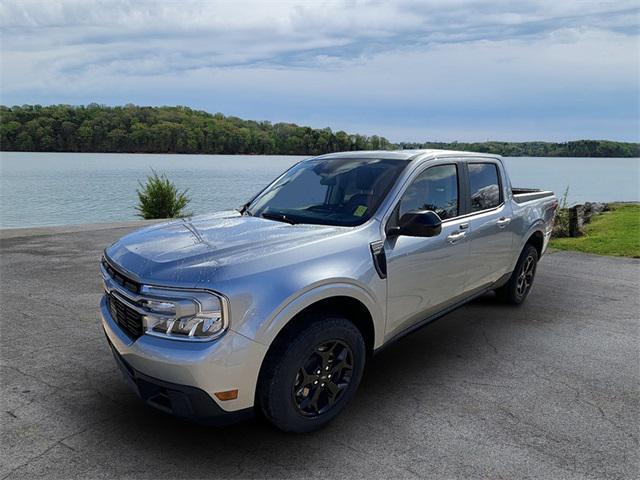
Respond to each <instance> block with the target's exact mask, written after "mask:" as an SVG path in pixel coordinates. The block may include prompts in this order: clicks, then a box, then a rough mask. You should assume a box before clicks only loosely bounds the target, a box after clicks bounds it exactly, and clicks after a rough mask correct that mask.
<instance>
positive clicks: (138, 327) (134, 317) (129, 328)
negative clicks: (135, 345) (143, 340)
mask: <svg viewBox="0 0 640 480" xmlns="http://www.w3.org/2000/svg"><path fill="white" fill-rule="evenodd" d="M107 303H108V305H109V311H110V312H111V316H112V317H113V319H114V320H115V321H116V323H117V324H118V325H120V327H122V329H123V330H124V332H125V333H126V334H127V335H128V336H129V337H131V338H132V339H133V340H136V339H138V338H139V337H140V336H142V334H143V333H144V331H143V326H142V315H140V314H139V313H138V312H136V311H135V310H134V309H133V308H131V307H129V306H128V305H126V304H125V303H123V302H121V301H120V300H119V299H118V298H117V297H116V296H115V295H113V294H107Z"/></svg>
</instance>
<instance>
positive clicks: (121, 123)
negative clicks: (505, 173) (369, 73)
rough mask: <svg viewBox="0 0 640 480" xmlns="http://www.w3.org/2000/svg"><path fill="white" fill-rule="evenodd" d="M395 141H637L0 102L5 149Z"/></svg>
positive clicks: (272, 147) (494, 145)
mask: <svg viewBox="0 0 640 480" xmlns="http://www.w3.org/2000/svg"><path fill="white" fill-rule="evenodd" d="M393 148H444V149H450V150H471V151H476V152H487V153H496V154H500V155H505V156H532V157H640V144H638V143H624V142H613V141H608V140H577V141H573V142H566V143H550V142H517V143H513V142H482V143H458V142H453V143H441V142H425V143H404V142H402V143H399V144H393V143H391V142H389V141H388V140H387V139H386V138H384V137H379V136H377V135H372V136H366V135H358V134H350V133H346V132H343V131H338V132H334V131H332V130H331V129H330V128H322V129H318V128H311V127H303V126H298V125H295V124H293V123H271V122H266V121H261V122H258V121H254V120H243V119H241V118H237V117H228V116H225V115H223V114H221V113H216V114H210V113H207V112H203V111H200V110H193V109H191V108H187V107H179V106H178V107H140V106H136V105H125V106H123V107H107V106H104V105H98V104H89V105H87V106H70V105H50V106H41V105H23V106H19V107H5V106H0V150H3V151H35V152H113V153H205V154H215V153H218V154H279V155H318V154H322V153H328V152H336V151H347V150H378V149H383V150H386V149H393Z"/></svg>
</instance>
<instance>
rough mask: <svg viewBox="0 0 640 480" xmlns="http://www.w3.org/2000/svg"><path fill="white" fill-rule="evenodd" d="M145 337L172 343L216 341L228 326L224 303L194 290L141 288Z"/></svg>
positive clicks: (206, 293)
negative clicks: (150, 336) (170, 339)
mask: <svg viewBox="0 0 640 480" xmlns="http://www.w3.org/2000/svg"><path fill="white" fill-rule="evenodd" d="M140 293H141V294H142V295H143V296H144V298H143V300H142V301H141V302H140V304H141V306H142V307H143V308H144V309H145V315H144V316H143V322H144V328H145V333H146V334H148V335H154V336H157V337H163V338H172V339H175V340H191V341H207V340H213V339H214V338H218V337H219V336H220V335H222V334H223V333H224V331H225V330H226V328H227V326H228V323H229V319H228V316H229V313H228V308H227V303H226V299H224V298H222V297H220V296H218V295H216V294H214V293H211V292H208V291H196V290H171V289H165V288H159V287H151V286H147V285H143V286H142V287H141V289H140Z"/></svg>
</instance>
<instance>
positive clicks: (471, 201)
mask: <svg viewBox="0 0 640 480" xmlns="http://www.w3.org/2000/svg"><path fill="white" fill-rule="evenodd" d="M465 167H466V168H465V170H466V179H467V189H468V192H469V197H468V199H467V201H468V204H467V211H468V216H467V222H468V223H469V233H468V237H469V243H470V249H469V257H468V261H469V263H468V267H469V268H468V274H467V287H466V290H467V291H469V292H471V291H474V290H476V289H479V288H482V287H485V286H487V285H489V284H491V283H493V282H495V281H496V280H498V279H499V278H500V277H501V276H503V275H504V274H506V273H508V271H509V269H510V267H511V265H510V263H511V260H512V248H513V246H512V242H513V235H512V231H511V230H512V227H513V225H512V215H513V212H512V209H511V204H510V203H507V202H506V201H505V198H506V191H505V181H504V180H503V179H504V176H503V175H504V173H503V171H502V165H501V164H500V163H499V162H498V161H497V160H492V159H481V160H477V161H476V160H470V161H468V162H466V165H465Z"/></svg>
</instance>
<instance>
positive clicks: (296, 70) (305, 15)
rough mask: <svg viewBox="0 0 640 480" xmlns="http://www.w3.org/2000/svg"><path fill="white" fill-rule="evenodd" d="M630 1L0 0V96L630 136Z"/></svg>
mask: <svg viewBox="0 0 640 480" xmlns="http://www.w3.org/2000/svg"><path fill="white" fill-rule="evenodd" d="M636 5H637V4H636V3H635V2H633V1H625V0H619V1H616V2H603V1H592V0H586V1H562V2H558V1H547V0H534V1H521V2H507V1H502V0H493V1H489V0H479V1H471V2H469V1H459V0H451V1H446V2H441V1H410V0H406V1H398V2H388V1H299V2H284V1H273V2H265V1H256V2H239V1H228V2H226V1H225V2H222V1H219V2H203V1H182V2H178V1H172V2H149V1H138V2H133V1H110V2H105V1H98V2H87V1H29V0H26V1H6V0H5V1H4V2H3V3H2V4H0V26H1V27H2V58H1V69H2V71H1V80H0V85H1V88H2V98H1V99H0V101H2V103H9V104H12V103H23V102H29V103H34V102H40V103H51V102H67V103H88V102H90V101H99V102H104V103H125V102H128V101H130V102H135V103H152V104H176V103H181V104H188V105H191V106H194V107H196V108H204V109H213V110H222V111H224V112H225V113H230V114H238V115H245V116H254V117H256V116H257V117H258V118H270V119H274V120H291V121H298V122H312V123H314V124H316V125H317V124H319V125H321V126H322V125H331V126H333V127H337V128H347V129H352V130H354V129H357V128H364V129H366V130H367V131H368V132H369V133H374V132H375V133H383V134H385V133H386V134H387V135H390V136H393V138H394V139H401V138H409V137H412V138H416V139H417V138H421V137H422V136H425V135H428V134H429V132H432V131H434V130H437V131H438V132H441V133H440V135H441V136H443V137H444V136H449V137H451V136H453V137H456V138H464V136H465V133H463V134H462V135H456V128H458V127H457V125H460V126H461V127H463V129H464V132H468V136H469V137H472V136H474V135H485V134H486V135H489V134H490V133H491V132H494V135H493V138H499V137H500V135H501V133H502V134H503V135H504V133H503V132H505V130H504V128H505V125H506V126H509V127H513V126H514V125H516V126H517V125H518V124H521V125H523V126H522V131H524V129H525V128H526V127H527V125H529V127H531V119H532V118H539V117H541V116H544V115H545V114H546V115H553V116H554V118H553V119H550V121H549V125H550V128H549V129H547V131H546V133H545V134H544V137H545V138H551V137H557V135H558V128H559V127H563V128H562V135H566V136H568V137H572V138H573V137H579V136H582V135H583V132H585V133H589V132H591V131H596V130H597V129H598V128H600V130H601V131H603V132H604V133H603V134H602V135H600V136H610V137H616V135H617V138H623V137H624V138H637V128H638V120H637V102H638V81H639V79H638V68H639V63H638V54H639V53H640V51H639V44H638V33H637V25H638V11H639V10H638V8H637V6H636ZM634 102H635V105H634V104H633V103H634ZM603 105H604V106H605V107H608V108H607V111H606V112H603V111H602V106H603ZM330 109H332V111H329V110H330ZM634 111H635V113H636V115H635V116H636V118H635V119H634V118H633V116H634V115H633V114H634ZM332 112H333V113H332ZM403 112H406V116H405V115H403ZM465 112H468V115H467V117H468V118H467V119H465ZM430 113H431V115H430ZM483 113H485V114H486V115H485V118H486V123H484V124H482V125H479V124H478V122H479V120H478V118H482V116H483V115H482V114H483ZM598 114H600V116H598ZM456 115H457V117H455V116H456ZM287 116H289V117H287ZM363 116H366V117H367V118H363ZM450 116H454V117H455V118H457V119H459V122H458V123H456V122H455V121H450V118H449V117H450ZM629 117H631V119H630V120H631V121H630V122H627V126H626V128H624V127H623V131H621V130H620V129H619V127H620V125H623V126H624V125H625V124H624V120H625V119H629ZM560 118H562V119H564V121H558V119H560ZM389 119H393V120H392V121H391V120H389ZM568 119H574V120H575V122H573V125H575V128H574V130H571V129H570V128H567V127H568V125H567V121H568ZM585 122H587V123H585ZM589 122H590V123H589ZM634 122H635V123H634ZM419 123H421V124H423V125H424V127H420V126H417V125H418V124H419ZM447 125H448V126H447ZM492 125H493V126H492ZM536 125H537V126H536V129H531V131H533V130H536V131H538V130H540V132H544V131H545V130H544V129H538V124H536ZM552 125H557V126H556V127H553V126H552ZM403 128H404V130H403ZM634 128H635V131H634ZM512 129H513V128H512ZM423 130H425V133H421V132H422V131H423ZM458 130H459V129H458ZM516 130H517V131H519V130H518V129H516ZM403 131H405V132H407V134H406V135H403V134H402V132H403ZM517 131H516V132H515V133H514V135H516V134H517ZM409 132H412V133H409ZM447 132H449V133H447ZM571 132H573V133H571ZM536 134H537V133H536ZM489 136H491V135H489ZM584 136H586V134H585V135H584Z"/></svg>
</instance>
